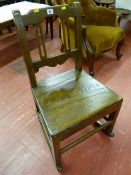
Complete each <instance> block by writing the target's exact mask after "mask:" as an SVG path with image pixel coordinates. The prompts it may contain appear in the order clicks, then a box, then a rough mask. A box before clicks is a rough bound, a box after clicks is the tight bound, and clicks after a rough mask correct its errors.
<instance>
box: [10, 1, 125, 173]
mask: <svg viewBox="0 0 131 175" xmlns="http://www.w3.org/2000/svg"><path fill="white" fill-rule="evenodd" d="M13 14H14V21H15V24H16V26H17V30H18V34H19V37H20V43H21V48H22V51H23V57H24V61H25V64H26V67H27V72H28V75H29V79H30V83H31V89H32V93H33V96H34V101H35V104H36V109H37V114H38V117H39V121H40V123H41V126H42V128H43V131H44V134H45V137H46V139H47V142H48V145H49V148H50V150H51V153H52V155H53V158H54V160H55V164H56V167H57V169H58V170H59V171H61V170H62V162H61V154H62V153H64V152H65V151H67V150H69V149H70V148H72V147H74V146H75V145H77V144H78V143H80V142H82V141H83V140H85V139H86V138H88V137H89V136H91V135H93V134H95V133H96V132H98V131H100V130H103V131H104V132H105V133H106V134H108V135H110V136H113V127H114V124H115V121H116V118H117V116H118V113H119V110H120V107H121V104H122V97H120V96H119V95H117V94H116V93H115V92H113V91H112V90H110V89H109V88H107V87H105V86H104V85H102V84H101V83H99V82H98V81H96V80H95V79H93V78H92V77H91V76H89V75H88V74H87V73H85V72H84V71H82V57H81V53H82V48H81V43H82V30H81V26H82V20H81V8H80V4H79V3H78V2H75V3H74V5H73V6H68V5H60V6H55V7H48V8H44V9H35V10H32V11H30V12H29V13H28V15H25V16H22V15H21V14H20V12H19V11H15V12H14V13H13ZM53 16H58V17H59V18H60V20H61V23H62V24H63V25H66V26H67V31H68V28H69V25H68V20H69V19H70V17H71V18H73V19H74V32H75V37H74V40H75V41H74V43H75V46H74V48H72V47H71V44H70V39H69V36H70V33H69V32H68V34H69V35H68V40H66V38H67V37H65V36H66V34H67V33H66V31H65V30H63V32H64V33H63V36H64V38H63V41H65V42H64V44H65V43H66V42H67V41H68V45H67V47H65V48H66V49H65V50H64V52H60V53H59V54H58V55H53V56H50V55H49V54H48V53H47V49H46V44H45V42H46V40H45V35H46V34H45V33H44V32H43V31H44V30H43V25H41V23H43V19H45V20H46V18H47V17H53ZM27 25H33V29H34V34H35V37H36V43H37V46H38V47H37V48H38V52H39V59H35V60H34V59H33V58H32V55H31V53H30V49H29V43H28V38H27V33H26V31H25V26H27ZM69 58H72V59H73V58H74V65H75V66H74V67H75V69H72V70H69V71H67V72H64V73H61V74H59V75H57V76H54V77H51V78H49V79H47V80H43V81H40V82H39V81H37V78H36V76H35V73H37V72H38V71H39V68H41V67H44V66H50V67H54V66H56V65H58V64H59V65H61V64H63V63H64V62H65V61H66V60H67V59H69ZM99 119H100V120H102V122H100V120H99ZM94 124H95V128H93V129H91V130H90V131H89V132H88V133H86V134H85V135H82V136H81V137H80V138H78V139H76V140H75V141H73V142H72V143H70V144H68V145H66V146H63V147H61V141H63V140H64V139H66V138H69V137H70V136H71V135H73V134H75V133H77V132H79V131H81V130H82V129H84V128H85V127H88V126H89V125H94Z"/></svg>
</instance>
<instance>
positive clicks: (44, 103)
mask: <svg viewBox="0 0 131 175" xmlns="http://www.w3.org/2000/svg"><path fill="white" fill-rule="evenodd" d="M33 93H34V96H35V98H36V100H37V105H38V108H39V109H40V111H41V113H42V119H43V121H44V123H45V125H46V127H47V129H48V132H49V134H50V135H51V136H56V135H59V134H61V135H62V134H63V135H64V134H66V132H68V130H69V129H71V130H73V129H74V128H75V127H77V126H78V124H79V125H83V124H86V126H87V125H88V124H91V123H92V122H96V121H97V120H98V119H100V118H101V116H102V115H103V117H104V116H106V115H108V114H109V111H110V112H114V111H115V110H116V109H117V107H118V104H119V103H120V101H121V100H122V98H121V97H120V96H118V95H117V94H116V93H114V92H113V91H112V90H110V89H109V88H107V87H105V86H104V85H102V84H101V83H99V82H98V81H96V80H95V79H93V78H92V77H90V76H88V75H87V74H86V73H85V72H82V73H81V76H80V78H79V79H77V78H76V76H75V70H71V71H68V72H65V73H62V74H60V75H57V76H55V77H52V78H49V79H47V80H45V81H42V82H40V83H38V86H37V88H33ZM96 114H97V116H96ZM67 116H68V117H67ZM90 119H93V120H91V122H90ZM70 132H71V131H70Z"/></svg>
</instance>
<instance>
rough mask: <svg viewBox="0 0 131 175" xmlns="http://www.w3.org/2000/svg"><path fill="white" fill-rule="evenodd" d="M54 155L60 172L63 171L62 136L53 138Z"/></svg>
mask: <svg viewBox="0 0 131 175" xmlns="http://www.w3.org/2000/svg"><path fill="white" fill-rule="evenodd" d="M52 154H53V158H54V161H55V164H56V167H57V170H58V171H62V170H63V168H62V163H61V150H60V136H55V137H52Z"/></svg>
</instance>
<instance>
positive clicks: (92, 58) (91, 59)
mask: <svg viewBox="0 0 131 175" xmlns="http://www.w3.org/2000/svg"><path fill="white" fill-rule="evenodd" d="M87 61H88V67H89V74H90V75H91V76H94V69H93V67H94V57H93V56H91V55H88V58H87Z"/></svg>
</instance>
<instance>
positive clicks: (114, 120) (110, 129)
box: [103, 102, 122, 137]
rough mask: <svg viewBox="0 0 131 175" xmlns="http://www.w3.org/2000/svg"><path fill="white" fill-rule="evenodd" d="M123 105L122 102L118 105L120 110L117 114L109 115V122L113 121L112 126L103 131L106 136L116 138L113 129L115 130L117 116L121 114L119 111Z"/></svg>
mask: <svg viewBox="0 0 131 175" xmlns="http://www.w3.org/2000/svg"><path fill="white" fill-rule="evenodd" d="M121 104H122V102H120V104H119V105H118V108H117V110H116V111H115V112H113V113H111V114H109V116H108V118H107V120H108V121H112V124H111V125H110V126H108V127H107V128H106V129H104V130H103V132H104V133H105V134H107V135H108V136H110V137H113V136H114V133H113V128H114V125H115V122H116V119H117V116H118V114H119V111H120V108H121Z"/></svg>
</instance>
